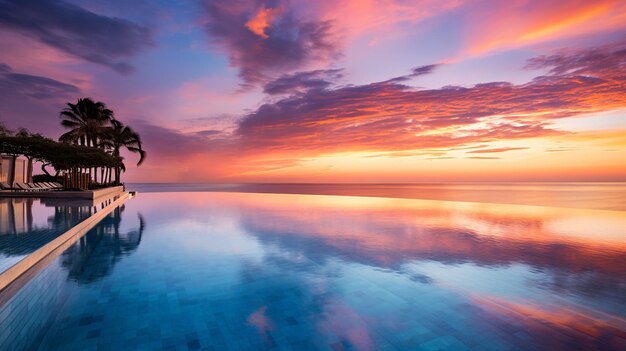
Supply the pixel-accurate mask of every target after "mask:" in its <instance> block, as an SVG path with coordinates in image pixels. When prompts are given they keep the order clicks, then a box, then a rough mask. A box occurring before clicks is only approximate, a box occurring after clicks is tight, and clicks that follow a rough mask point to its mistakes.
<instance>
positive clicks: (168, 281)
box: [0, 193, 626, 350]
mask: <svg viewBox="0 0 626 351" xmlns="http://www.w3.org/2000/svg"><path fill="white" fill-rule="evenodd" d="M625 230H626V212H620V211H600V210H579V209H563V208H550V207H533V206H519V205H494V204H480V203H461V202H445V201H430V200H408V199H390V198H374V197H372V198H365V197H342V196H316V195H274V194H242V193H150V194H139V196H138V197H136V198H134V199H132V200H129V201H128V202H127V203H126V204H125V205H124V206H123V207H121V208H118V209H117V210H116V211H114V212H113V213H112V214H111V215H110V216H109V217H107V218H106V219H105V220H103V222H101V223H100V224H99V225H98V226H97V227H95V228H94V229H93V230H92V231H90V233H88V234H87V235H86V236H85V237H83V238H82V239H81V240H80V241H78V242H77V243H76V244H75V245H74V246H72V247H70V248H69V249H68V250H66V251H65V252H63V253H62V254H60V255H59V256H58V257H57V258H55V259H54V260H52V261H51V262H50V263H48V264H47V265H46V266H45V267H43V268H41V269H40V270H39V271H38V273H37V274H35V275H34V276H32V277H30V278H29V280H27V281H25V282H22V283H21V284H22V286H21V288H20V289H19V290H17V289H13V291H9V292H3V294H0V306H1V307H0V349H2V350H22V349H26V350H121V349H145V350H156V349H166V350H195V349H198V350H263V349H270V350H558V349H574V350H575V349H581V350H582V349H600V350H612V349H615V350H619V349H625V348H626V319H625V318H626V265H625V264H624V263H625V262H626V233H625Z"/></svg>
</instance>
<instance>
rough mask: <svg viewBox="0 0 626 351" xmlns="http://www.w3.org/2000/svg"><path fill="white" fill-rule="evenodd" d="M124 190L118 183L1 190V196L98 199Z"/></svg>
mask: <svg viewBox="0 0 626 351" xmlns="http://www.w3.org/2000/svg"><path fill="white" fill-rule="evenodd" d="M123 192H124V186H123V185H116V186H111V187H107V188H102V189H94V190H77V191H68V190H60V191H57V190H50V191H0V197H38V198H59V199H91V200H94V199H98V198H101V197H105V196H115V195H119V194H122V193H123Z"/></svg>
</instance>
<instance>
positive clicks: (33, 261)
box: [0, 193, 132, 293]
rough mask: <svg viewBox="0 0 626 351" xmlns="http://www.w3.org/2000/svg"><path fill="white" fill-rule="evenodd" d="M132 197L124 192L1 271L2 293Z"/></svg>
mask: <svg viewBox="0 0 626 351" xmlns="http://www.w3.org/2000/svg"><path fill="white" fill-rule="evenodd" d="M130 198H132V195H131V194H129V193H123V194H122V195H121V196H120V197H119V198H118V199H115V200H114V201H113V202H112V203H110V204H108V205H107V206H105V207H104V208H102V209H101V210H100V211H98V212H96V213H94V214H93V215H91V216H89V217H88V218H86V219H85V220H83V221H82V222H80V223H78V224H77V225H75V226H74V227H72V228H71V229H69V230H68V231H66V232H65V233H63V234H61V235H59V236H58V237H56V238H55V239H54V240H52V241H50V242H49V243H47V244H45V245H44V246H42V247H40V248H39V249H37V250H36V251H34V252H33V253H31V254H30V255H28V256H26V257H24V258H23V259H22V260H20V261H19V262H17V263H16V264H14V265H13V266H11V267H10V268H8V269H7V270H6V271H4V272H2V273H0V293H2V292H4V290H5V289H6V288H7V287H9V286H10V285H11V284H12V283H13V282H14V281H16V280H17V279H18V278H20V277H21V276H22V275H24V274H25V273H27V272H28V271H29V270H30V269H31V268H32V267H34V266H35V265H37V263H39V262H41V261H42V260H44V259H45V258H46V257H47V256H48V255H50V254H51V253H53V252H54V251H58V250H59V249H63V250H64V249H66V248H68V247H70V246H71V245H72V244H74V243H75V242H76V241H78V239H80V238H81V237H82V236H83V235H85V234H87V232H88V231H89V230H91V229H92V228H93V227H95V226H96V224H98V223H100V221H101V220H102V219H103V218H104V217H106V216H107V215H109V214H110V213H111V212H112V211H113V210H114V209H116V208H117V207H118V206H120V205H122V204H123V203H124V202H126V201H127V200H128V199H130Z"/></svg>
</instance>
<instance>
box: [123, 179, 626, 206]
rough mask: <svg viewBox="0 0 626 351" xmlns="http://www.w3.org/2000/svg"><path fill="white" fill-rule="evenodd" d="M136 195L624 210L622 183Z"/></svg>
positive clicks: (158, 188)
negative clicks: (294, 196)
mask: <svg viewBox="0 0 626 351" xmlns="http://www.w3.org/2000/svg"><path fill="white" fill-rule="evenodd" d="M128 189H130V190H136V191H139V192H180V191H184V192H197V191H236V192H251V193H277V194H318V195H353V196H373V197H394V198H411V199H430V200H447V201H468V202H488V203H502V204H524V205H537V206H556V207H573V208H589V209H602V210H616V211H624V210H626V183H446V184H431V183H423V184H278V183H272V184H269V183H268V184H261V183H248V184H202V183H130V184H128Z"/></svg>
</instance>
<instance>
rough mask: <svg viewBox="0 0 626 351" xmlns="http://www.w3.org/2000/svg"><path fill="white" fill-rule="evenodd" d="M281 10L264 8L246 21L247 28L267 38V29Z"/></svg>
mask: <svg viewBox="0 0 626 351" xmlns="http://www.w3.org/2000/svg"><path fill="white" fill-rule="evenodd" d="M279 12H280V9H278V8H275V9H273V8H262V9H260V10H259V12H257V14H256V15H255V16H254V17H252V18H251V19H250V20H249V21H248V22H246V28H248V29H249V30H250V31H251V32H252V33H254V34H256V35H258V36H260V37H261V38H263V39H267V38H269V36H268V35H267V33H266V32H265V30H266V29H267V28H269V27H270V26H271V25H272V21H273V20H274V18H276V16H277V15H278V13H279Z"/></svg>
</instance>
